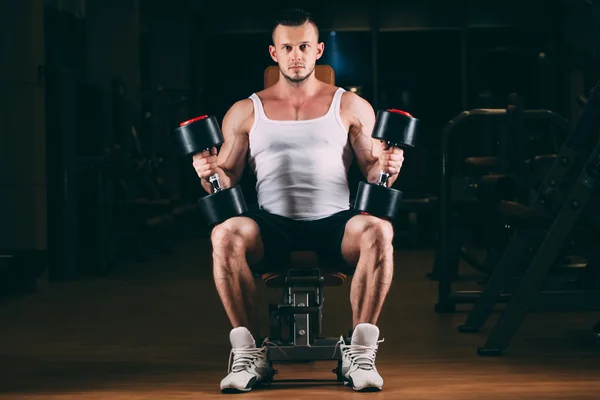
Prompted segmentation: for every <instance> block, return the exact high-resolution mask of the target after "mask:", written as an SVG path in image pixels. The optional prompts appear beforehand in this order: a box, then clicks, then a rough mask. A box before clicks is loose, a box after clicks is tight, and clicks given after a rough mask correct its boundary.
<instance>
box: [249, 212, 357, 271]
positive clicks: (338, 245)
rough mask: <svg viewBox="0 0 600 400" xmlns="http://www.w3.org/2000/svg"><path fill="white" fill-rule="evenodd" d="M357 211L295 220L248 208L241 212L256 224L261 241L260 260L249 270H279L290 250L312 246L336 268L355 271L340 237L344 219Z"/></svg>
mask: <svg viewBox="0 0 600 400" xmlns="http://www.w3.org/2000/svg"><path fill="white" fill-rule="evenodd" d="M358 214H360V211H356V210H353V209H348V210H345V211H340V212H338V213H335V214H333V215H331V216H329V217H325V218H321V219H318V220H313V221H297V220H294V219H290V218H287V217H283V216H280V215H276V214H271V213H269V212H267V211H265V210H263V209H261V208H259V207H257V206H254V207H253V208H250V209H249V210H248V211H247V212H246V213H245V214H244V216H245V217H248V218H251V219H252V220H254V221H255V222H256V223H257V224H258V227H259V229H260V234H261V238H262V241H263V245H264V258H263V261H262V262H261V263H259V264H258V265H256V266H251V268H252V272H254V273H256V274H258V273H264V272H281V270H282V268H283V267H284V266H285V264H286V263H287V262H288V261H289V255H290V253H291V252H292V251H294V250H313V251H316V252H317V254H318V255H319V259H321V260H322V261H324V262H325V263H326V264H327V265H330V266H331V267H332V268H334V269H335V270H336V271H339V272H342V273H345V274H348V275H350V274H352V273H354V266H350V265H349V264H348V263H347V262H346V261H345V260H344V257H343V255H342V239H343V237H344V230H345V228H346V223H347V222H348V221H349V220H350V218H352V217H354V216H355V215H358Z"/></svg>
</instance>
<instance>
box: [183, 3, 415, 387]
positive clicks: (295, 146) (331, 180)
mask: <svg viewBox="0 0 600 400" xmlns="http://www.w3.org/2000/svg"><path fill="white" fill-rule="evenodd" d="M272 39H273V45H271V46H269V52H270V55H271V57H272V58H273V60H274V61H275V62H276V63H277V64H278V66H279V70H280V79H279V81H278V82H277V83H276V84H275V85H273V86H271V87H269V88H267V89H265V90H263V91H261V92H258V93H254V94H252V95H251V96H250V97H249V98H248V99H244V100H240V101H238V102H236V103H235V104H234V105H233V106H232V107H231V109H230V110H229V111H228V112H227V113H226V115H225V117H224V120H223V124H222V130H223V136H224V138H225V141H224V143H223V145H222V148H221V151H220V153H219V155H218V156H217V155H216V150H215V149H212V151H211V152H210V153H209V152H205V153H204V154H198V155H197V156H195V157H194V161H193V164H194V167H195V169H196V171H197V174H198V176H199V177H200V178H202V185H203V187H204V188H205V189H206V191H208V192H209V193H210V191H211V185H210V183H209V182H208V180H207V179H208V177H209V176H210V175H212V174H213V173H215V172H216V173H218V174H219V178H220V180H221V183H222V185H223V186H224V187H231V186H233V185H235V184H236V183H237V182H238V180H239V179H240V176H241V175H242V171H243V169H244V166H245V163H246V160H248V162H249V165H250V166H251V167H252V169H253V171H254V173H255V175H256V178H257V183H256V188H257V194H258V203H259V206H260V207H259V209H258V210H252V211H249V212H248V213H247V214H245V215H244V216H241V217H235V218H231V219H229V220H227V221H225V222H223V223H222V224H220V225H218V226H216V227H215V228H214V229H213V232H212V234H211V241H212V246H213V268H214V279H215V284H216V287H217V291H218V293H219V296H220V298H221V301H222V303H223V305H224V308H225V310H226V312H227V316H228V318H229V320H230V321H231V324H232V325H233V329H232V331H231V332H230V340H231V346H232V356H231V357H232V360H231V359H230V367H229V374H228V375H227V376H226V377H225V378H224V379H223V380H222V381H221V390H222V391H249V390H251V389H252V387H253V386H254V385H255V384H256V383H259V382H261V381H263V380H266V379H268V378H270V376H271V374H272V369H271V367H270V364H269V363H268V362H267V361H266V346H265V343H263V344H262V346H261V347H257V343H256V342H255V339H254V338H255V335H257V321H256V313H255V309H254V295H255V292H256V287H255V283H254V277H253V271H260V272H263V270H258V268H260V266H261V265H263V266H264V265H281V263H277V262H276V261H275V260H280V259H281V257H285V256H286V254H289V251H290V250H292V249H296V248H303V249H314V250H316V251H318V252H319V254H320V256H321V257H324V258H325V259H326V260H328V261H329V262H331V263H333V264H335V265H336V266H338V267H339V268H341V270H342V271H345V272H348V273H351V274H353V279H352V285H351V293H350V302H351V307H352V320H353V327H354V329H353V334H352V340H351V343H349V344H346V343H344V341H343V339H342V340H341V341H340V349H341V351H342V357H343V364H342V365H343V367H342V369H343V371H342V372H343V374H344V376H345V378H346V379H347V380H348V382H349V383H350V384H351V385H352V386H353V388H354V389H355V390H363V389H375V390H378V389H379V390H380V389H382V387H383V379H382V377H381V376H380V375H379V373H378V371H377V369H376V367H375V353H376V351H377V347H378V343H379V329H378V327H377V326H376V323H377V319H378V317H379V313H380V310H381V307H382V305H383V302H384V299H385V297H386V295H387V292H388V290H389V287H390V284H391V281H392V277H393V259H392V258H393V247H392V239H393V229H392V226H391V224H390V223H389V222H388V221H385V220H383V219H379V218H376V217H373V216H369V215H361V214H360V213H358V212H356V211H354V210H352V209H350V206H349V196H350V193H349V187H348V168H349V166H350V164H351V162H352V159H353V153H354V155H355V160H356V162H357V164H358V166H359V167H360V170H361V171H362V173H363V174H364V176H365V177H366V178H367V180H368V181H369V182H377V181H378V179H379V174H380V171H382V170H383V171H387V172H389V173H390V175H391V176H390V178H389V181H388V182H389V185H390V186H391V185H392V184H393V183H394V181H395V180H396V177H397V175H398V173H399V171H400V168H401V166H402V161H403V152H402V150H400V149H398V148H391V149H385V146H384V145H383V144H382V143H380V142H379V141H375V140H373V139H372V138H371V131H372V129H373V126H374V124H375V113H374V111H373V108H372V107H371V105H370V104H369V103H368V102H367V101H365V100H363V99H362V98H360V97H359V96H358V95H356V94H354V93H352V92H346V91H345V90H344V89H342V88H338V87H335V86H332V85H328V84H326V83H324V82H321V81H319V80H317V79H316V77H315V73H314V68H315V63H316V61H317V60H318V59H319V58H320V57H321V56H322V55H323V51H324V44H323V43H320V42H319V32H318V27H317V25H316V24H315V23H314V21H313V20H312V19H311V17H310V15H309V14H307V13H306V12H304V11H302V10H289V11H286V12H284V13H283V15H282V17H281V18H279V19H278V20H277V22H276V25H275V28H274V29H273V37H272ZM264 272H266V271H264ZM231 357H230V358H231Z"/></svg>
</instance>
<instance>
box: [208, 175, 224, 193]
mask: <svg viewBox="0 0 600 400" xmlns="http://www.w3.org/2000/svg"><path fill="white" fill-rule="evenodd" d="M208 180H209V181H210V184H211V185H212V188H213V193H217V192H220V191H221V190H223V188H222V187H221V181H220V180H219V174H213V175H211V176H209V177H208Z"/></svg>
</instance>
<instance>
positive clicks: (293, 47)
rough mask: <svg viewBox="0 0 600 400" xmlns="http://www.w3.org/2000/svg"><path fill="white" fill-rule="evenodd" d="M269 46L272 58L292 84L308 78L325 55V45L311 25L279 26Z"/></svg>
mask: <svg viewBox="0 0 600 400" xmlns="http://www.w3.org/2000/svg"><path fill="white" fill-rule="evenodd" d="M273 40H274V45H272V46H269V53H270V54H271V58H273V60H274V61H275V62H276V63H277V64H278V65H279V70H280V71H281V73H282V74H283V76H284V77H285V78H286V79H287V80H288V81H290V82H293V83H300V82H302V81H304V80H305V79H306V78H308V77H309V76H310V75H311V74H312V72H313V71H314V69H315V64H316V62H317V60H318V59H319V58H321V56H322V55H323V49H324V47H325V45H324V44H323V43H318V37H317V31H316V29H315V27H314V25H312V24H311V23H308V22H307V23H305V24H304V25H301V26H283V25H279V26H278V27H277V29H275V32H274V35H273Z"/></svg>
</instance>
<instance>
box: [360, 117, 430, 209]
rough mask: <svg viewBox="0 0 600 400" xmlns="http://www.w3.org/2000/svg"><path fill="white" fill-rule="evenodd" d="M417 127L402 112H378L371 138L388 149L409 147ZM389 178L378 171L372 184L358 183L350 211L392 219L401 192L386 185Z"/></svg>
mask: <svg viewBox="0 0 600 400" xmlns="http://www.w3.org/2000/svg"><path fill="white" fill-rule="evenodd" d="M418 125H419V120H418V119H416V118H414V117H413V116H412V115H410V114H409V113H407V112H405V111H400V110H396V109H388V110H379V111H378V112H377V120H376V121H375V126H374V128H373V133H372V134H371V137H372V138H374V139H379V140H381V141H383V142H385V143H386V144H387V146H388V148H389V147H391V146H394V147H402V148H405V149H406V148H412V147H414V146H415V136H416V132H417V127H418ZM389 177H390V175H389V173H387V172H385V171H381V172H380V174H379V182H377V183H376V184H372V183H368V182H364V181H361V182H359V184H358V191H357V194H356V199H355V202H354V209H355V210H359V211H362V212H365V213H367V214H371V215H374V216H376V217H380V218H390V219H394V218H396V216H397V215H398V210H399V207H400V201H401V200H402V192H401V191H400V190H397V189H393V188H390V187H388V186H387V182H388V179H389Z"/></svg>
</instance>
